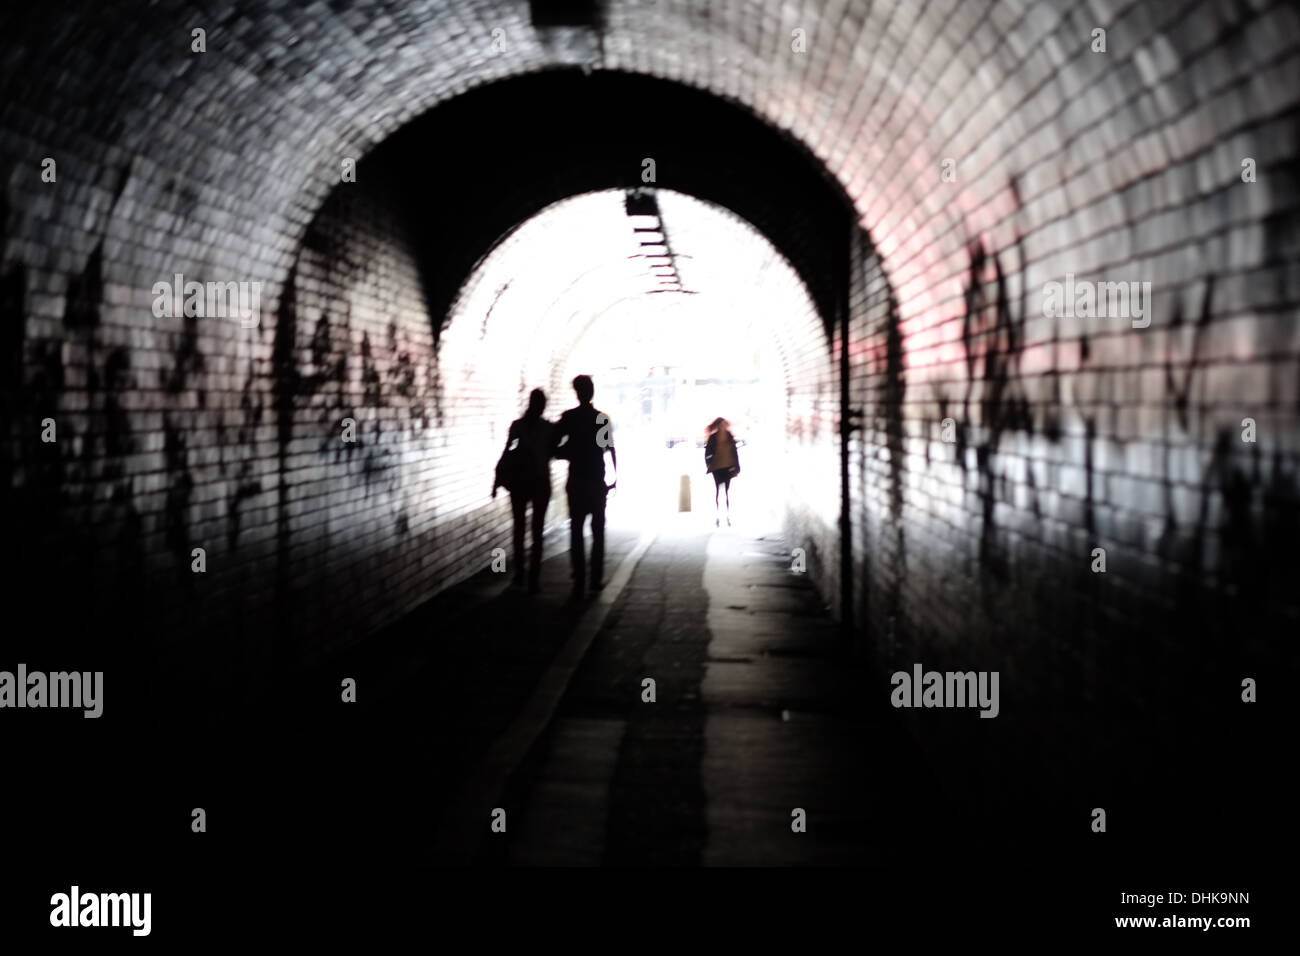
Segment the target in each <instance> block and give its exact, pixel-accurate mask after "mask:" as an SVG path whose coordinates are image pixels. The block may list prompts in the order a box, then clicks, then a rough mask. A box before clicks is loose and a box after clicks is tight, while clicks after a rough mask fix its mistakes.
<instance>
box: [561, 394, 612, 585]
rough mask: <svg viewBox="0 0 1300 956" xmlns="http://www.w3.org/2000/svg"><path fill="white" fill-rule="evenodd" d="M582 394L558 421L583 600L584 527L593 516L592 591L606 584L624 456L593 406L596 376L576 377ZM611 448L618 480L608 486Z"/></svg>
mask: <svg viewBox="0 0 1300 956" xmlns="http://www.w3.org/2000/svg"><path fill="white" fill-rule="evenodd" d="M573 391H574V394H576V395H577V396H578V405H577V407H576V408H570V409H569V410H568V411H566V412H564V413H563V414H562V415H561V416H560V418H559V421H558V422H556V425H555V446H554V454H555V457H556V458H564V459H566V460H567V461H568V462H569V480H568V482H567V483H566V484H565V486H564V490H565V492H566V494H567V496H568V501H569V561H570V564H571V566H572V568H573V593H572V595H570V599H571V600H575V601H576V600H581V599H582V597H583V596H584V594H585V586H586V580H587V578H586V570H587V569H586V555H585V554H584V548H583V534H582V532H583V526H584V525H585V524H586V520H587V516H588V515H590V516H591V589H592V590H593V591H599V590H600V589H601V588H602V587H604V586H605V578H604V573H605V496H606V495H607V494H608V493H609V490H610V489H611V488H613V487H614V485H615V484H617V483H618V482H617V476H618V456H617V454H616V453H615V451H614V435H613V426H612V425H611V423H610V420H609V416H608V415H606V414H605V413H604V412H602V411H598V410H597V409H596V407H595V406H594V405H592V403H591V400H592V397H593V396H594V395H595V393H596V387H595V384H594V383H593V382H592V380H591V376H590V375H579V376H577V377H576V378H574V380H573ZM605 452H609V460H610V463H611V464H612V465H613V466H614V473H615V481H614V482H612V483H611V484H610V485H608V486H606V484H605Z"/></svg>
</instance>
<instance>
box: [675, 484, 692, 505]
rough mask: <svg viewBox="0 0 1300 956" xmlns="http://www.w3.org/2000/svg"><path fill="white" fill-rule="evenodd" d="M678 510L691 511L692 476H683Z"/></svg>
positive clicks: (678, 493) (679, 491) (678, 496)
mask: <svg viewBox="0 0 1300 956" xmlns="http://www.w3.org/2000/svg"><path fill="white" fill-rule="evenodd" d="M677 510H678V511H690V510H691V476H690V475H682V483H681V487H680V489H679V490H678V492H677Z"/></svg>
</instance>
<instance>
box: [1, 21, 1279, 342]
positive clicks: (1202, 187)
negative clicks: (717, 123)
mask: <svg viewBox="0 0 1300 956" xmlns="http://www.w3.org/2000/svg"><path fill="white" fill-rule="evenodd" d="M1259 9H1265V10H1267V11H1269V15H1268V16H1262V15H1259V13H1258V12H1257V11H1258V10H1259ZM603 19H604V21H605V27H604V31H603V34H602V36H601V37H600V42H599V43H598V44H594V43H585V42H579V41H578V40H574V38H573V36H572V35H570V34H571V33H572V31H570V34H564V35H559V34H555V35H552V34H551V33H539V32H538V31H535V30H534V29H533V28H532V27H531V25H530V23H529V6H528V4H526V3H522V2H512V3H500V2H481V0H479V2H475V0H468V2H463V0H458V2H456V3H411V2H406V0H402V2H389V3H382V2H375V3H356V4H329V5H326V4H316V5H310V6H308V5H304V6H296V5H283V6H277V7H273V8H267V7H265V6H264V5H261V4H252V3H241V2H232V3H227V4H223V5H220V6H218V7H214V8H212V9H211V10H209V11H201V10H197V9H195V8H194V7H193V6H192V5H190V4H186V3H179V2H165V3H160V4H158V5H157V6H156V7H153V8H151V9H150V15H149V16H148V17H139V16H138V15H136V12H135V10H134V7H133V6H131V5H127V4H116V3H83V4H80V5H77V6H76V7H75V8H73V9H71V10H70V9H68V8H67V7H65V6H62V5H61V6H59V7H58V8H55V7H52V6H51V7H48V8H43V9H40V10H38V11H37V12H36V13H35V14H34V15H20V14H18V13H17V12H16V10H10V11H9V12H8V13H7V14H6V22H5V23H4V31H5V33H6V34H7V35H9V36H10V37H11V38H12V40H11V44H10V45H9V46H8V47H7V50H6V54H5V56H6V61H5V63H4V69H3V74H4V77H5V81H4V84H5V85H4V90H3V92H4V98H3V99H4V104H5V105H4V107H3V110H4V113H3V116H4V126H5V128H6V130H7V131H9V134H10V135H7V136H6V138H5V146H4V149H5V153H6V155H5V157H4V162H5V165H6V167H7V168H8V170H9V177H10V181H9V188H10V190H11V191H17V192H23V191H26V190H29V189H31V188H33V187H34V185H35V183H36V182H37V181H38V179H37V177H38V175H39V167H38V166H37V165H36V164H35V163H34V161H33V157H35V156H40V155H49V154H57V155H60V156H62V157H65V160H64V165H63V167H62V169H63V171H64V172H63V176H64V177H66V179H65V181H66V182H67V183H68V186H69V191H70V192H71V193H72V194H73V196H75V197H76V199H75V201H73V202H68V201H66V199H67V197H66V196H65V197H64V199H63V200H61V201H60V202H59V203H57V204H50V205H48V206H40V207H24V208H22V209H19V210H15V212H13V213H11V215H14V216H16V217H18V218H20V219H21V218H23V217H30V216H41V217H43V218H48V219H52V220H54V221H56V222H58V223H60V224H61V225H62V226H63V227H64V228H65V229H66V230H68V242H67V244H66V247H65V248H66V252H65V254H66V255H69V256H72V257H74V258H75V257H77V256H84V255H86V254H88V253H89V251H90V249H91V248H93V246H94V244H95V243H94V241H93V238H94V234H95V233H103V234H106V235H107V237H108V238H109V239H112V240H117V241H116V242H114V243H113V244H112V254H110V255H107V256H106V266H107V267H108V269H109V271H110V273H117V274H119V275H120V274H121V272H122V270H123V269H126V268H129V267H131V266H152V264H153V260H155V259H156V258H157V254H158V253H159V252H160V251H161V250H159V249H157V248H156V247H157V246H158V245H161V244H162V243H159V242H158V241H156V240H155V241H153V242H150V241H149V240H148V239H147V237H148V236H155V237H156V236H159V235H167V236H168V237H169V239H168V241H167V245H168V249H167V250H166V254H167V255H168V256H169V257H175V256H176V255H177V254H180V255H183V256H188V257H191V258H192V259H193V260H194V263H195V267H196V269H197V268H199V267H200V266H201V265H203V264H205V263H206V264H209V265H211V266H212V267H214V268H215V267H217V265H218V264H221V266H223V267H224V266H226V265H232V266H234V267H235V268H238V267H239V266H240V265H242V266H244V267H245V269H244V271H247V272H252V271H257V268H256V261H257V260H256V257H255V256H254V255H253V252H252V250H254V249H256V250H259V251H260V250H261V249H262V248H264V247H267V246H269V247H272V248H274V249H275V250H276V252H277V255H278V263H279V270H278V272H279V275H278V276H277V277H268V278H280V277H282V276H283V274H284V272H286V271H287V269H288V265H289V262H290V261H291V258H292V254H293V244H294V241H295V239H296V238H298V237H299V236H300V235H301V233H302V230H303V228H304V227H305V224H306V222H307V221H308V220H309V219H310V217H311V215H312V213H313V212H314V210H315V209H316V208H317V206H318V205H319V203H320V202H321V201H322V200H323V198H324V196H325V195H326V194H327V192H328V191H329V189H330V188H332V186H333V185H334V184H335V183H337V181H338V171H339V161H340V157H344V156H357V155H362V154H365V153H366V152H367V151H368V150H370V148H371V147H373V146H374V145H375V144H377V143H379V142H381V141H382V140H383V139H385V138H386V137H387V136H389V135H390V134H391V133H393V132H395V131H396V130H397V129H399V128H400V127H401V126H402V125H403V124H405V123H406V122H408V121H409V120H411V119H412V118H414V117H416V116H418V115H420V114H421V113H423V112H424V111H425V110H427V109H429V108H430V107H431V106H433V105H435V104H437V103H439V102H441V101H443V100H446V99H448V98H450V97H453V96H455V95H457V94H459V93H462V92H464V91H466V90H468V89H470V88H472V87H475V86H478V85H481V84H484V83H488V82H490V81H492V80H496V79H501V78H504V77H509V76H514V75H519V74H524V73H529V72H532V71H536V70H540V69H544V68H547V67H553V66H557V65H574V64H582V65H586V66H590V67H595V68H596V69H613V70H627V71H632V72H637V73H645V74H648V75H652V76H657V77H662V78H665V79H671V80H676V81H680V82H682V83H686V84H688V85H693V86H698V87H700V88H702V89H705V90H708V91H711V92H714V93H717V94H720V95H722V96H725V97H728V98H732V99H734V100H736V101H737V102H739V103H741V104H743V105H745V106H746V107H748V108H749V109H751V110H753V111H754V112H755V113H756V114H757V115H758V116H760V117H762V118H763V119H765V120H767V121H768V122H770V123H772V124H774V125H775V126H776V127H778V128H780V129H783V130H788V131H789V132H790V133H791V134H792V135H793V136H795V137H796V138H798V139H799V140H800V141H802V142H803V143H805V144H806V145H807V147H808V148H809V149H810V150H811V151H812V152H813V153H814V154H815V155H817V156H818V157H820V158H821V159H822V160H823V161H824V162H825V164H826V166H827V168H828V169H829V170H830V172H831V173H832V174H833V175H834V176H835V177H836V179H838V181H839V182H840V183H841V184H843V186H844V188H845V189H846V190H847V192H848V194H849V195H850V196H851V197H852V199H853V202H854V204H855V205H856V208H857V210H858V213H859V215H860V217H861V221H862V223H863V225H865V226H866V227H867V228H868V229H869V230H870V233H871V236H872V238H873V240H874V242H875V245H876V246H877V248H878V249H879V251H880V252H881V254H882V256H883V258H884V265H885V270H886V273H887V274H888V275H889V276H890V278H891V281H892V283H893V285H894V286H895V288H896V289H898V290H899V307H900V310H901V311H902V313H903V315H904V317H905V318H907V317H908V316H909V315H911V314H915V313H917V312H919V311H921V310H922V309H924V308H948V309H951V308H955V307H957V305H959V303H957V302H956V301H955V299H956V298H959V293H960V289H959V278H958V277H959V276H960V274H961V271H962V268H963V267H964V261H963V260H964V249H965V246H966V243H967V242H968V240H969V239H970V238H971V237H972V236H976V235H979V234H980V233H983V232H987V233H988V234H989V235H990V237H991V238H990V241H992V242H994V243H997V244H1002V243H1005V242H1009V241H1010V239H1011V238H1012V237H1013V236H1014V235H1015V234H1016V232H1017V231H1018V230H1019V231H1023V232H1029V233H1031V234H1032V233H1033V231H1034V228H1035V226H1036V225H1037V224H1045V223H1049V222H1051V223H1059V222H1061V221H1062V220H1063V219H1075V220H1089V219H1103V220H1104V221H1105V222H1106V223H1108V224H1113V225H1114V226H1115V227H1116V228H1120V227H1122V226H1123V224H1124V223H1125V221H1126V217H1127V219H1128V220H1130V221H1131V220H1132V219H1133V218H1134V217H1136V216H1137V215H1138V214H1140V213H1141V212H1142V211H1143V209H1144V208H1146V207H1149V206H1150V205H1151V204H1152V203H1153V202H1158V199H1157V198H1156V197H1153V196H1148V195H1147V193H1148V192H1149V189H1140V190H1136V191H1128V192H1125V190H1126V189H1127V188H1128V187H1132V186H1138V185H1141V184H1144V183H1145V184H1146V185H1147V186H1148V187H1152V184H1151V183H1150V180H1151V179H1152V178H1155V179H1156V180H1158V181H1159V183H1160V185H1159V186H1156V187H1152V188H1155V189H1156V191H1157V192H1158V193H1169V192H1170V191H1172V190H1178V189H1186V188H1191V189H1194V190H1199V191H1201V192H1203V193H1204V192H1211V191H1212V187H1213V184H1214V183H1223V182H1227V181H1229V180H1230V179H1232V178H1235V175H1236V166H1237V160H1238V158H1239V156H1238V154H1241V153H1245V152H1246V151H1247V150H1249V151H1250V152H1249V155H1252V156H1253V157H1254V158H1256V159H1257V161H1258V162H1259V164H1260V166H1261V167H1264V168H1269V167H1270V166H1272V165H1276V164H1277V163H1278V162H1279V161H1280V160H1281V159H1283V158H1285V156H1286V154H1287V148H1288V147H1287V146H1286V143H1287V142H1288V140H1286V139H1285V138H1284V137H1280V136H1278V137H1273V136H1270V135H1268V130H1267V128H1263V129H1261V128H1260V126H1259V120H1260V118H1261V117H1279V118H1283V117H1287V116H1288V115H1289V112H1290V111H1293V110H1294V104H1295V101H1296V95H1297V94H1296V90H1297V89H1298V88H1300V82H1297V79H1300V76H1298V75H1297V64H1296V61H1295V57H1294V56H1292V55H1290V54H1289V52H1288V49H1287V46H1286V42H1285V39H1284V38H1285V36H1286V35H1287V33H1286V28H1288V27H1289V28H1290V31H1291V35H1294V32H1295V28H1296V15H1295V13H1294V12H1293V11H1292V10H1291V9H1290V8H1289V7H1287V6H1286V5H1284V4H1267V3H1262V4H1253V5H1247V4H1239V3H1228V2H1171V3H1161V4H1138V3H1133V4H1121V3H1109V2H1105V0H1094V2H1092V3H1088V4H1083V5H1079V4H1073V3H1066V2H1063V0H1052V2H1039V3H1032V4H1030V3H1019V2H987V3H981V2H958V0H939V2H932V3H924V4H916V3H911V2H900V3H889V2H879V3H808V4H804V5H802V6H798V7H795V6H792V5H783V6H779V7H774V6H771V5H764V4H758V3H739V2H730V3H708V4H700V3H679V2H670V0H658V2H638V3H630V2H629V3H622V2H616V0H615V2H611V3H609V4H608V5H607V6H606V8H605V12H604V17H603ZM1098 26H1101V27H1104V28H1106V29H1107V36H1108V43H1109V45H1108V51H1107V53H1105V54H1095V53H1092V52H1091V51H1090V49H1089V35H1090V31H1091V30H1093V29H1094V28H1095V27H1098ZM199 27H201V28H204V29H206V31H207V52H206V53H204V54H194V53H191V51H190V31H191V30H192V29H194V28H199ZM494 30H501V31H504V33H503V34H500V35H498V36H500V37H502V38H503V39H504V49H503V50H502V51H501V52H497V51H496V50H495V49H494V47H493V39H494V37H493V31H494ZM794 30H804V31H806V34H805V35H806V52H802V53H798V52H794V51H793V50H792V31H794ZM577 36H578V37H579V38H580V37H581V33H578V34H577ZM88 49H94V50H97V51H99V53H100V55H99V56H97V57H90V56H87V55H86V50H88ZM484 122H487V123H490V122H491V118H490V117H485V118H484ZM1250 125H1253V127H1254V129H1253V131H1252V132H1251V133H1249V134H1245V133H1242V134H1241V135H1239V136H1238V135H1236V134H1237V132H1238V131H1240V130H1244V129H1246V128H1247V127H1248V126H1250ZM1282 128H1285V129H1290V130H1293V128H1294V118H1293V117H1290V118H1287V119H1286V120H1285V123H1284V124H1282V125H1280V126H1279V131H1280V130H1281V129H1282ZM1210 144H1218V145H1219V148H1218V149H1215V150H1213V151H1211V152H1208V153H1207V150H1208V149H1209V145H1210ZM1227 144H1231V146H1228V145H1227ZM1221 154H1222V155H1221ZM1229 154H1231V155H1229ZM945 157H951V158H953V159H955V160H956V170H957V176H958V178H957V182H956V183H955V184H942V183H941V182H940V178H939V174H940V164H941V161H942V160H943V159H944V158H945ZM1102 158H1105V162H1104V163H1101V164H1098V163H1097V161H1098V160H1100V159H1102ZM1181 164H1185V165H1181ZM1084 167H1090V168H1089V169H1088V170H1087V173H1086V175H1085V174H1084V173H1083V172H1082V170H1083V168H1084ZM1192 169H1195V170H1196V178H1195V181H1194V182H1188V181H1187V178H1186V177H1185V176H1183V175H1182V172H1181V171H1180V170H1192ZM1076 174H1078V175H1076ZM1261 178H1265V177H1261ZM1015 182H1018V183H1019V188H1018V190H1016V189H1013V183H1015ZM1276 188H1277V187H1276V186H1273V187H1270V186H1267V185H1263V186H1262V188H1261V189H1260V190H1259V192H1262V193H1266V195H1265V196H1262V197H1259V198H1258V199H1257V200H1255V201H1254V202H1253V203H1252V206H1251V208H1250V209H1243V210H1241V211H1240V212H1239V213H1238V214H1237V218H1238V219H1250V220H1258V219H1259V218H1260V214H1261V213H1262V211H1263V210H1266V209H1268V208H1271V207H1273V206H1274V205H1275V204H1276V203H1277V201H1278V200H1280V199H1282V198H1283V197H1277V200H1275V199H1274V198H1273V196H1274V195H1275V194H1274V193H1273V192H1271V190H1275V189H1276ZM1117 192H1119V193H1120V199H1119V205H1114V203H1113V202H1106V201H1103V197H1106V196H1113V195H1114V194H1115V193H1117ZM115 194H116V195H118V196H119V198H118V199H117V200H116V205H115V199H114V196H115ZM1017 204H1019V205H1020V207H1021V208H1020V213H1019V215H1018V216H1013V213H1015V211H1016V208H1017ZM110 208H112V209H113V213H112V216H111V219H112V220H113V221H112V222H107V221H106V220H107V219H108V218H109V209H110ZM1081 228H1082V227H1081ZM22 231H23V227H22V225H21V224H18V225H16V227H15V228H13V229H12V231H11V234H12V232H17V233H20V234H21V233H22ZM1070 237H1071V230H1070V229H1068V228H1061V229H1053V230H1051V231H1050V232H1049V233H1044V234H1043V235H1042V236H1041V237H1038V238H1035V237H1033V236H1032V235H1031V237H1030V243H1029V244H1028V245H1027V249H1028V251H1029V252H1030V253H1032V254H1033V255H1034V256H1036V257H1042V258H1043V259H1044V268H1045V269H1049V270H1050V269H1051V268H1054V267H1055V265H1054V264H1053V265H1052V266H1048V265H1047V259H1048V257H1050V256H1051V254H1053V253H1055V252H1059V251H1060V250H1061V249H1062V248H1064V247H1067V246H1068V245H1069V244H1070V242H1071V238H1070ZM14 254H15V252H14V251H11V252H10V255H14ZM16 254H18V255H25V254H30V252H28V253H24V252H22V251H18V252H17V253H16ZM29 264H30V265H36V263H29ZM1170 268H1171V269H1172V268H1173V267H1172V266H1171V267H1170ZM1170 275H1171V276H1172V275H1174V273H1173V272H1172V271H1171V272H1170Z"/></svg>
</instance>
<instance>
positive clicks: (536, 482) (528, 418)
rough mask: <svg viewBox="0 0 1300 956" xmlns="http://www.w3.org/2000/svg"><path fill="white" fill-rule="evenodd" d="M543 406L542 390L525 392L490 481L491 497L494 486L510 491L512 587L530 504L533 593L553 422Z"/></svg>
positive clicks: (518, 576)
mask: <svg viewBox="0 0 1300 956" xmlns="http://www.w3.org/2000/svg"><path fill="white" fill-rule="evenodd" d="M545 410H546V393H545V392H543V391H542V390H541V389H540V388H535V389H533V390H532V393H531V394H529V396H528V410H527V411H525V412H524V415H523V417H522V418H518V419H515V420H514V421H513V422H511V423H510V431H509V432H508V433H507V434H506V447H505V450H504V451H503V452H502V453H501V459H500V460H499V461H498V462H497V469H496V476H495V478H494V479H493V482H492V497H493V498H495V497H496V496H497V489H498V488H505V489H506V491H508V492H510V510H511V512H512V514H513V516H514V548H515V577H514V584H515V586H516V587H519V586H522V585H523V583H524V521H525V512H526V510H527V508H528V505H529V504H531V505H532V506H533V522H532V524H533V547H532V550H531V551H530V553H529V556H528V559H529V560H528V592H529V593H530V594H536V593H537V591H538V590H539V588H540V582H541V574H542V532H543V530H544V529H545V525H546V509H547V507H548V506H549V505H550V503H551V448H552V446H553V445H554V437H553V436H554V433H555V425H554V424H553V423H552V422H549V421H547V420H546V419H545V418H543V417H542V412H544V411H545Z"/></svg>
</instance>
